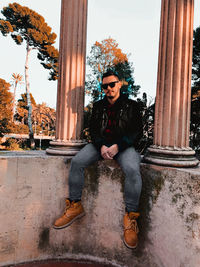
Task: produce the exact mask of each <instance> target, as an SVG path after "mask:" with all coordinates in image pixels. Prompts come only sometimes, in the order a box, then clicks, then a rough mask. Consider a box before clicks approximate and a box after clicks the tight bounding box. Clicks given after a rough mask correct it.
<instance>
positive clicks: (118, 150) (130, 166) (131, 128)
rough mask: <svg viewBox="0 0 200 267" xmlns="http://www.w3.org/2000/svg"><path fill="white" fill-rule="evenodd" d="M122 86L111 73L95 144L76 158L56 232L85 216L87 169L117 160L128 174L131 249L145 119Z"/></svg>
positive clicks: (98, 111) (96, 113) (95, 114)
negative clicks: (138, 149) (138, 145)
mask: <svg viewBox="0 0 200 267" xmlns="http://www.w3.org/2000/svg"><path fill="white" fill-rule="evenodd" d="M121 87H122V82H121V81H120V79H119V76H118V74H116V73H115V72H112V71H108V72H106V73H104V74H103V77H102V89H103V90H104V93H105V97H104V99H103V100H100V101H97V102H96V103H94V106H93V110H92V117H91V122H90V135H91V139H92V143H90V144H88V145H86V146H85V147H84V148H83V149H82V150H81V151H80V152H79V153H77V154H76V156H75V157H73V158H72V161H71V167H70V173H69V198H68V199H66V209H65V212H64V214H63V215H62V216H61V217H60V218H59V219H57V220H56V221H55V223H54V228H56V229H60V228H64V227H67V226H69V225H70V224H71V223H72V222H74V221H75V220H76V219H78V218H80V217H82V216H83V215H84V214H85V212H84V209H83V206H82V204H81V195H82V188H83V185H84V168H85V167H87V166H89V165H90V164H92V163H94V162H96V161H98V160H100V159H115V160H116V161H117V162H118V164H119V165H120V166H121V168H122V170H123V172H124V174H125V182H124V183H125V184H124V197H125V205H126V212H125V215H124V243H125V244H126V246H127V247H129V248H136V246H137V244H138V237H137V234H138V231H139V230H138V227H137V221H136V220H137V218H138V216H139V212H138V205H139V198H140V193H141V187H142V180H141V176H140V155H139V154H138V153H137V152H136V151H135V149H134V145H135V144H136V143H137V142H138V140H139V138H140V137H141V133H142V119H141V115H140V112H139V109H138V105H137V102H135V101H133V100H131V99H128V97H127V96H125V95H123V94H120V89H121Z"/></svg>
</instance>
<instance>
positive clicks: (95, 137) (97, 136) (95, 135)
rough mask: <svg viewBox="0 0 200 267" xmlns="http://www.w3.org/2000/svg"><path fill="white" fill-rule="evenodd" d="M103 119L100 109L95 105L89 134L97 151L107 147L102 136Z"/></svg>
mask: <svg viewBox="0 0 200 267" xmlns="http://www.w3.org/2000/svg"><path fill="white" fill-rule="evenodd" d="M100 123H101V118H100V116H99V109H98V107H97V105H96V104H95V103H94V105H93V109H92V116H91V119H90V125H89V132H90V136H91V140H92V144H93V145H94V146H95V147H96V149H97V150H100V149H101V147H102V146H103V145H105V143H106V142H105V140H104V138H103V137H102V135H101V125H100Z"/></svg>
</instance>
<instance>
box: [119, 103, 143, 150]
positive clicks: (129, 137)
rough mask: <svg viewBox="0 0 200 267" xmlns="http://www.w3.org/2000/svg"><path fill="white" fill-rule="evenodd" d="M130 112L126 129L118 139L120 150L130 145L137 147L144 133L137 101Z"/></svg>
mask: <svg viewBox="0 0 200 267" xmlns="http://www.w3.org/2000/svg"><path fill="white" fill-rule="evenodd" d="M126 112H128V113H129V120H128V125H127V128H126V131H125V132H124V134H123V135H122V137H121V138H120V139H118V141H117V145H118V148H119V151H120V152H121V151H123V150H125V149H126V148H128V147H130V146H134V147H136V146H137V144H138V142H139V140H140V139H141V137H142V134H143V125H142V116H141V112H140V109H139V105H138V104H137V102H135V101H134V102H133V103H132V104H131V106H130V109H129V110H127V111H126Z"/></svg>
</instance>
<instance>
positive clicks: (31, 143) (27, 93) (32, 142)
mask: <svg viewBox="0 0 200 267" xmlns="http://www.w3.org/2000/svg"><path fill="white" fill-rule="evenodd" d="M31 50H32V49H31V48H29V43H28V42H27V47H26V62H25V83H26V97H27V108H28V128H29V140H30V148H31V149H35V141H34V135H33V127H32V118H31V115H32V105H31V98H30V84H29V75H28V69H29V65H28V64H29V55H30V52H31Z"/></svg>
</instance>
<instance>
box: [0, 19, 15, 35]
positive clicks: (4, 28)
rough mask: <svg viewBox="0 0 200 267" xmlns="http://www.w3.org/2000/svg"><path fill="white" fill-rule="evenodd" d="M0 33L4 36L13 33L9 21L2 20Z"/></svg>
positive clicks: (0, 21)
mask: <svg viewBox="0 0 200 267" xmlns="http://www.w3.org/2000/svg"><path fill="white" fill-rule="evenodd" d="M0 31H1V33H2V34H3V35H4V36H6V35H7V34H9V33H10V32H13V27H12V25H11V24H10V22H9V21H6V20H0Z"/></svg>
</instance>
